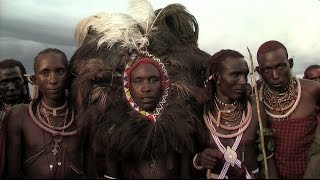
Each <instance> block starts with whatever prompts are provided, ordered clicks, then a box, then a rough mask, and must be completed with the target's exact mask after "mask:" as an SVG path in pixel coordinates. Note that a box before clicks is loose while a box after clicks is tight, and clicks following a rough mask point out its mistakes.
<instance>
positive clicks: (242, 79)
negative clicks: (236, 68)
mask: <svg viewBox="0 0 320 180" xmlns="http://www.w3.org/2000/svg"><path fill="white" fill-rule="evenodd" d="M239 84H241V85H245V84H247V76H240V79H239Z"/></svg>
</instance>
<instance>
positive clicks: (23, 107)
mask: <svg viewBox="0 0 320 180" xmlns="http://www.w3.org/2000/svg"><path fill="white" fill-rule="evenodd" d="M28 111H29V104H17V105H14V106H13V107H12V108H11V109H10V111H9V113H10V114H20V115H22V113H24V112H28Z"/></svg>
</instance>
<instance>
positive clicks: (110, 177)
mask: <svg viewBox="0 0 320 180" xmlns="http://www.w3.org/2000/svg"><path fill="white" fill-rule="evenodd" d="M104 177H105V178H106V179H117V178H115V177H112V176H108V175H104Z"/></svg>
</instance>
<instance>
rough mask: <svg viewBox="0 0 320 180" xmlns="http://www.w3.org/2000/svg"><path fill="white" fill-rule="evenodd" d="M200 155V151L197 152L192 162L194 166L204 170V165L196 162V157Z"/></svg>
mask: <svg viewBox="0 0 320 180" xmlns="http://www.w3.org/2000/svg"><path fill="white" fill-rule="evenodd" d="M198 155H199V153H198V154H196V155H195V156H194V157H193V161H192V163H193V167H194V168H196V169H197V170H199V171H200V170H203V169H204V167H203V166H200V165H199V164H198V163H197V162H196V159H197V157H198Z"/></svg>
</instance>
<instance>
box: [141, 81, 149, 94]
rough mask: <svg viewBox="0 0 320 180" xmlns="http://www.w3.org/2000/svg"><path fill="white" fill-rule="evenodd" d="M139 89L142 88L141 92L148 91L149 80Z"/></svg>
mask: <svg viewBox="0 0 320 180" xmlns="http://www.w3.org/2000/svg"><path fill="white" fill-rule="evenodd" d="M141 90H142V92H150V91H151V86H150V84H149V82H144V83H143V85H142V89H141Z"/></svg>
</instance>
